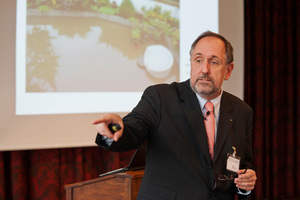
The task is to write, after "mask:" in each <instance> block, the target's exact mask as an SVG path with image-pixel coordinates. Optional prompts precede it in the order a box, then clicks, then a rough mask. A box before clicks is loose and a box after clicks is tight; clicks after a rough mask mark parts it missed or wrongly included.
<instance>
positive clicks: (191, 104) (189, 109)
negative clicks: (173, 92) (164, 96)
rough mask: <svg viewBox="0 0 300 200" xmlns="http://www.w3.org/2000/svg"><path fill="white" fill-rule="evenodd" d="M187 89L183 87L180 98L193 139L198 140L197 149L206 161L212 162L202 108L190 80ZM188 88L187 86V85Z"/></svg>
mask: <svg viewBox="0 0 300 200" xmlns="http://www.w3.org/2000/svg"><path fill="white" fill-rule="evenodd" d="M186 84H188V88H187V87H182V88H181V90H180V91H179V92H180V98H181V100H182V104H181V106H182V110H183V111H184V112H185V115H186V117H187V119H188V122H189V124H190V126H191V128H192V130H193V132H192V133H187V134H190V135H191V138H192V139H194V138H195V139H196V141H197V142H196V143H197V144H198V145H197V147H196V148H197V149H198V148H200V149H201V151H202V152H203V154H204V155H205V157H206V159H207V160H208V161H210V155H209V151H208V143H207V136H206V131H205V127H204V122H203V118H202V112H201V108H200V105H199V102H198V99H197V97H196V94H195V93H194V92H193V91H192V90H191V88H190V86H189V80H188V81H187V82H186ZM185 86H186V85H185Z"/></svg>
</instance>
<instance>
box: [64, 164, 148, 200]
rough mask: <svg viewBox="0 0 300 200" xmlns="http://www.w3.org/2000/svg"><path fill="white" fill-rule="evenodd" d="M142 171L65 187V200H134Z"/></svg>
mask: <svg viewBox="0 0 300 200" xmlns="http://www.w3.org/2000/svg"><path fill="white" fill-rule="evenodd" d="M143 175H144V170H138V171H128V172H125V173H118V174H113V175H108V176H104V177H101V178H95V179H92V180H88V181H83V182H78V183H74V184H69V185H65V190H66V200H75V199H89V200H93V199H97V200H98V199H101V200H112V199H113V200H118V199H120V200H135V199H136V197H137V193H138V190H139V188H140V184H141V181H142V178H143Z"/></svg>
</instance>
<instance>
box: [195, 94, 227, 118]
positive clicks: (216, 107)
mask: <svg viewBox="0 0 300 200" xmlns="http://www.w3.org/2000/svg"><path fill="white" fill-rule="evenodd" d="M196 95H197V98H198V101H199V104H200V107H201V110H202V113H203V114H204V113H205V112H206V109H205V107H204V106H205V104H206V102H207V101H208V100H207V99H204V98H203V97H201V96H200V95H199V94H197V93H196ZM222 95H223V89H222V90H221V94H220V95H219V96H217V97H216V98H214V99H212V100H210V101H211V102H212V103H213V104H214V115H215V116H216V117H217V116H219V112H220V104H221V97H222Z"/></svg>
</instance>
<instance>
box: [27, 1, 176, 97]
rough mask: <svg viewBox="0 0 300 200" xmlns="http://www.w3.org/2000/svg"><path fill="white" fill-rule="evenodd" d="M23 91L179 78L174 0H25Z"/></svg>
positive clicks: (128, 86) (129, 87)
mask: <svg viewBox="0 0 300 200" xmlns="http://www.w3.org/2000/svg"><path fill="white" fill-rule="evenodd" d="M26 10H27V20H26V92H27V93H37V92H108V91H109V92H111V91H112V92H114V91H115V92H116V91H126V92H127V91H132V92H136V91H143V90H144V89H145V88H146V87H147V86H149V85H152V84H155V83H162V82H166V83H170V82H173V81H179V79H180V77H179V0H157V1H155V0H114V1H113V0H84V1H79V0H75V1H67V0H48V1H45V0H28V1H27V9H26Z"/></svg>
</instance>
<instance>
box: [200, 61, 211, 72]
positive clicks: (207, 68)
mask: <svg viewBox="0 0 300 200" xmlns="http://www.w3.org/2000/svg"><path fill="white" fill-rule="evenodd" d="M209 69H210V66H209V62H207V60H205V61H203V65H202V73H204V74H207V73H208V72H209Z"/></svg>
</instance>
